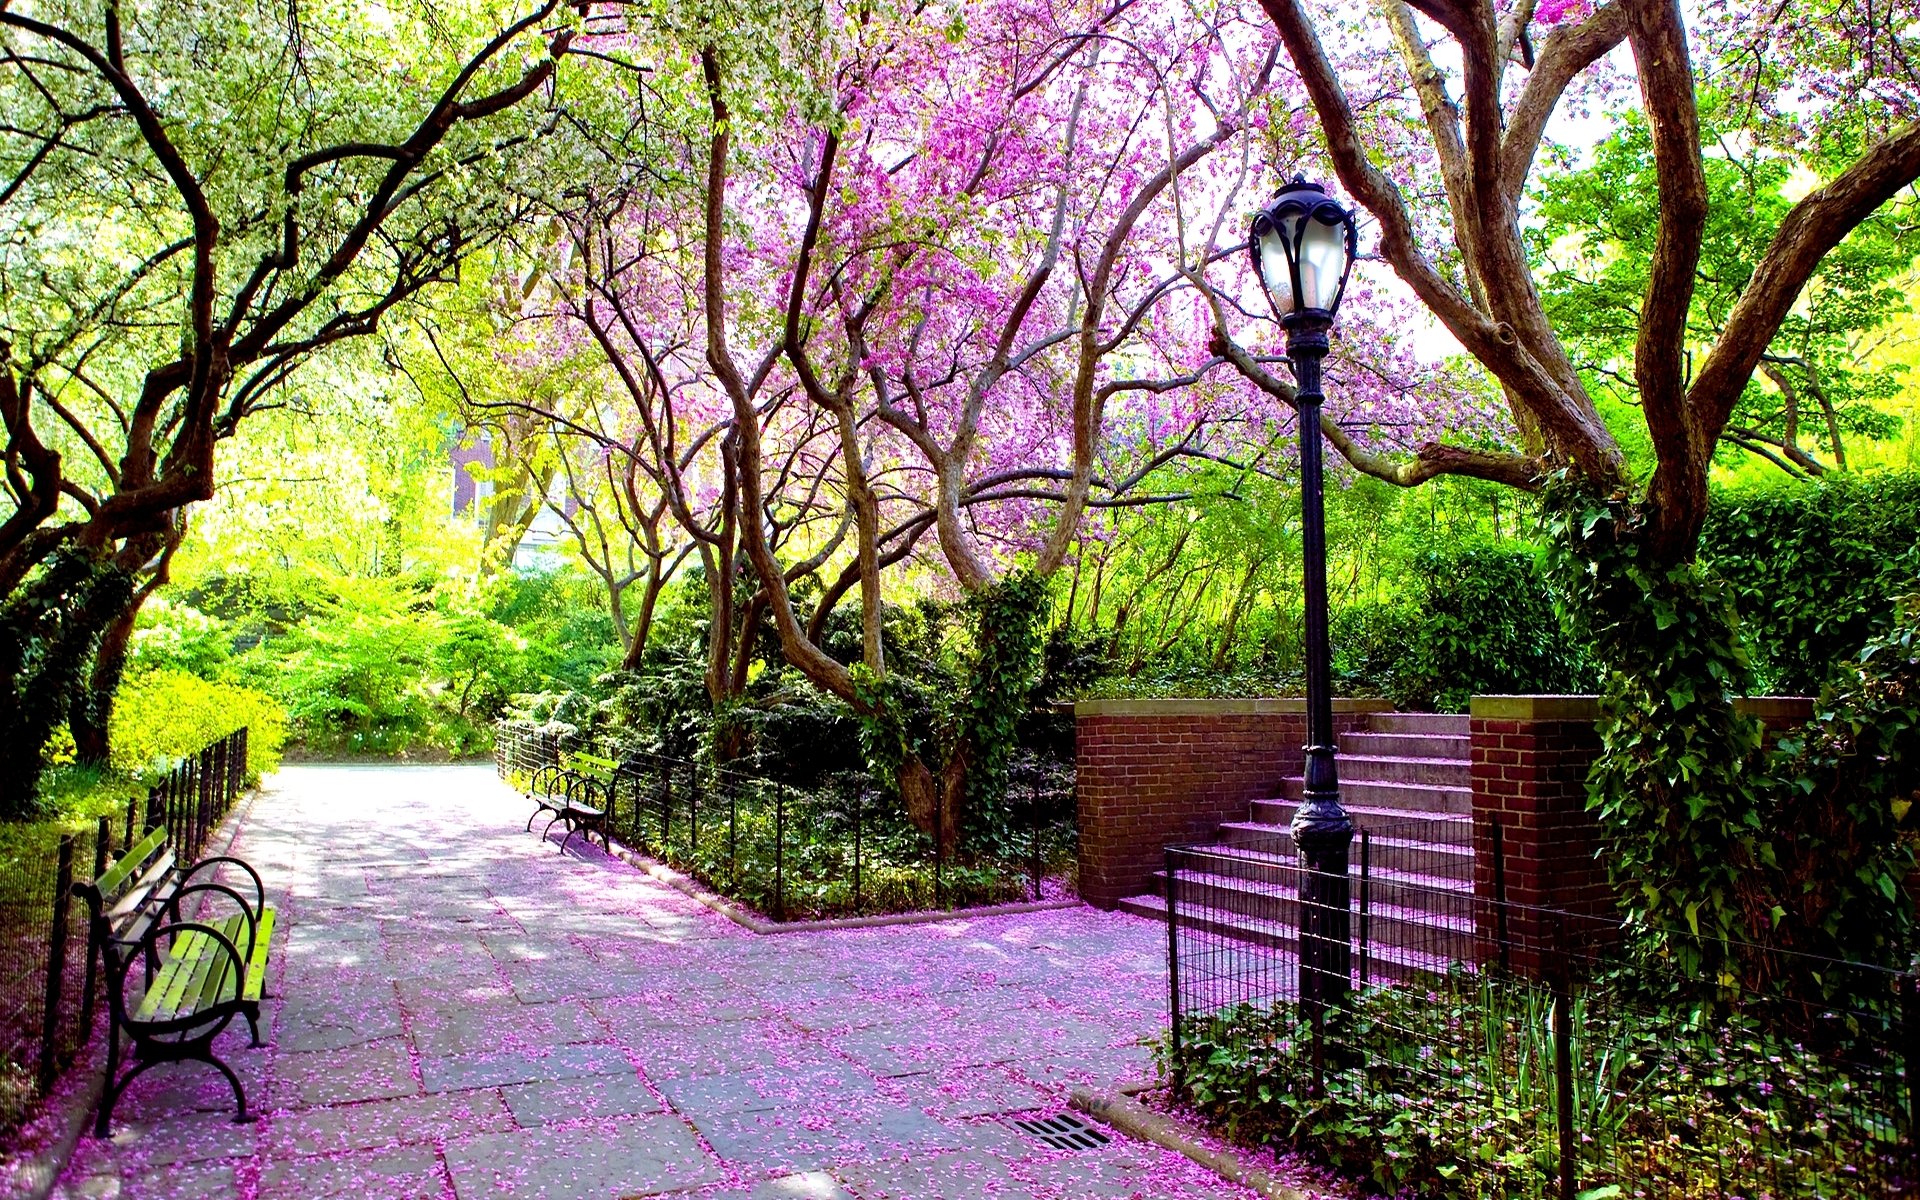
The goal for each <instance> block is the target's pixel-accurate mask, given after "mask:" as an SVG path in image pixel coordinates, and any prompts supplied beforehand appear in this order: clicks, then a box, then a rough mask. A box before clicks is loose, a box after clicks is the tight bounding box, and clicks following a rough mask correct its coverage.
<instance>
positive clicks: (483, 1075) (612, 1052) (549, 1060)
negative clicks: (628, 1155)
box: [420, 1045, 633, 1092]
mask: <svg viewBox="0 0 1920 1200" xmlns="http://www.w3.org/2000/svg"><path fill="white" fill-rule="evenodd" d="M632 1071H633V1064H632V1063H630V1062H628V1061H627V1058H626V1056H625V1055H624V1054H622V1053H621V1051H620V1049H619V1047H617V1046H604V1045H602V1046H596V1045H584V1046H555V1047H552V1048H551V1049H549V1050H546V1051H545V1052H532V1051H508V1052H505V1053H500V1054H463V1055H456V1056H453V1057H448V1058H437V1057H428V1056H426V1055H422V1056H421V1058H420V1078H421V1081H422V1082H423V1083H424V1084H425V1087H426V1090H427V1091H429V1092H453V1091H459V1090H461V1089H463V1088H482V1087H501V1086H503V1085H505V1084H510V1083H533V1082H536V1081H538V1080H542V1079H573V1078H577V1077H579V1076H582V1075H621V1074H630V1073H632Z"/></svg>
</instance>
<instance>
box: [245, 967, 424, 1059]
mask: <svg viewBox="0 0 1920 1200" xmlns="http://www.w3.org/2000/svg"><path fill="white" fill-rule="evenodd" d="M273 1028H274V1033H273V1037H274V1041H275V1043H276V1044H277V1045H278V1046H279V1048H280V1049H282V1050H287V1051H293V1052H295V1053H303V1052H307V1051H314V1050H340V1049H344V1048H345V1047H348V1046H358V1045H362V1044H364V1043H366V1042H377V1041H379V1040H381V1039H382V1038H390V1037H398V1036H399V1035H400V1033H401V1032H402V1024H401V1019H400V1001H399V999H398V997H396V996H395V995H394V992H393V987H392V985H390V984H386V983H356V984H350V985H346V986H340V987H335V988H332V989H328V988H325V987H309V986H302V987H301V988H300V989H299V992H298V996H297V997H290V998H289V999H287V1000H286V1001H285V1002H284V1003H283V1004H281V1005H280V1007H279V1011H278V1014H277V1017H276V1019H275V1022H274V1027H273Z"/></svg>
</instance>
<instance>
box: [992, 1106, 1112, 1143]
mask: <svg viewBox="0 0 1920 1200" xmlns="http://www.w3.org/2000/svg"><path fill="white" fill-rule="evenodd" d="M1013 1127H1014V1128H1015V1129H1018V1130H1020V1131H1021V1132H1022V1133H1030V1134H1032V1135H1033V1136H1034V1137H1037V1138H1039V1139H1040V1140H1041V1141H1043V1142H1045V1143H1046V1144H1047V1145H1048V1146H1049V1147H1051V1148H1052V1149H1055V1150H1098V1149H1099V1148H1100V1147H1102V1146H1104V1145H1106V1144H1107V1143H1108V1142H1110V1141H1112V1140H1113V1139H1111V1138H1109V1137H1108V1136H1107V1135H1106V1134H1104V1133H1101V1132H1100V1131H1099V1130H1098V1129H1095V1128H1094V1127H1093V1126H1091V1125H1089V1124H1087V1123H1086V1122H1085V1121H1082V1120H1081V1119H1080V1118H1079V1117H1076V1116H1074V1115H1073V1114H1072V1113H1061V1114H1059V1115H1058V1116H1053V1117H1042V1118H1040V1119H1039V1120H1015V1121H1014V1122H1013Z"/></svg>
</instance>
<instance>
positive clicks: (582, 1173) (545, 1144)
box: [447, 1114, 721, 1200]
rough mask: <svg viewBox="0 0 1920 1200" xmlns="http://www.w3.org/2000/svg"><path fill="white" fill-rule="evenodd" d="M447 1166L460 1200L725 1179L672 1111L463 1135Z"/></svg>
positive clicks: (581, 1194)
mask: <svg viewBox="0 0 1920 1200" xmlns="http://www.w3.org/2000/svg"><path fill="white" fill-rule="evenodd" d="M447 1170H448V1172H449V1173H450V1174H451V1175H452V1177H453V1186H454V1191H455V1193H456V1194H457V1195H458V1196H459V1197H460V1200H482V1198H489V1200H490V1198H492V1197H500V1196H512V1197H516V1198H522V1200H535V1198H537V1200H606V1198H608V1197H635V1196H654V1195H659V1194H662V1193H666V1192H677V1191H684V1190H686V1189H688V1188H693V1187H698V1186H700V1185H702V1184H706V1183H712V1182H714V1181H716V1180H718V1179H720V1178H721V1173H720V1170H719V1168H718V1166H717V1165H716V1164H715V1163H714V1161H713V1159H712V1157H711V1156H710V1155H708V1154H707V1153H706V1151H705V1150H703V1149H702V1148H701V1146H700V1143H699V1141H698V1140H696V1139H695V1138H694V1136H693V1131H692V1130H690V1129H688V1128H687V1125H686V1123H685V1122H684V1121H682V1120H680V1118H678V1117H675V1116H672V1115H670V1114H661V1115H658V1116H642V1117H626V1118H620V1119H615V1120H611V1121H604V1122H597V1123H593V1124H588V1125H580V1126H572V1127H569V1128H567V1129H565V1130H549V1129H529V1130H520V1131H517V1132H514V1133H498V1134H483V1135H481V1136H479V1137H474V1138H466V1139H462V1140H461V1141H459V1142H455V1143H450V1144H449V1145H448V1146H447Z"/></svg>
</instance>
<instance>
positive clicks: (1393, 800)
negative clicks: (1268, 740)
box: [1254, 775, 1473, 824]
mask: <svg viewBox="0 0 1920 1200" xmlns="http://www.w3.org/2000/svg"><path fill="white" fill-rule="evenodd" d="M1306 788H1307V784H1306V780H1304V779H1302V778H1301V777H1300V776H1298V775H1293V776H1290V777H1288V778H1286V779H1283V780H1281V781H1280V795H1278V796H1277V797H1275V798H1274V800H1256V801H1254V803H1255V804H1271V803H1274V802H1275V801H1295V800H1299V799H1301V798H1302V797H1304V796H1305V795H1306ZM1340 803H1341V804H1343V805H1345V806H1346V807H1348V808H1351V809H1362V808H1397V809H1403V810H1406V811H1408V812H1412V813H1456V814H1459V815H1461V816H1467V815H1469V814H1471V813H1472V812H1473V789H1472V788H1471V787H1455V786H1452V785H1447V786H1444V787H1443V786H1437V785H1435V784H1430V783H1387V782H1381V781H1375V780H1367V779H1348V778H1345V777H1344V776H1343V777H1342V778H1341V780H1340ZM1292 816H1293V810H1292V809H1288V810H1287V818H1288V819H1291V818H1292ZM1254 819H1255V820H1256V821H1264V820H1269V819H1271V818H1267V817H1262V816H1260V815H1258V814H1257V813H1256V814H1255V816H1254ZM1281 823H1282V824H1284V823H1285V822H1284V821H1283V822H1281Z"/></svg>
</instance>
